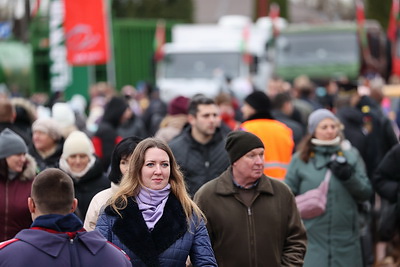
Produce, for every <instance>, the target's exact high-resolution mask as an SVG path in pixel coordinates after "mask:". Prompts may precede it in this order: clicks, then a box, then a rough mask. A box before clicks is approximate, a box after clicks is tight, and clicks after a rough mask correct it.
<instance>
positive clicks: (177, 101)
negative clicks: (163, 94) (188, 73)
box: [168, 96, 190, 115]
mask: <svg viewBox="0 0 400 267" xmlns="http://www.w3.org/2000/svg"><path fill="white" fill-rule="evenodd" d="M189 101H190V99H189V98H187V97H185V96H178V97H175V98H174V99H172V100H171V102H170V103H169V105H168V113H169V114H170V115H176V114H188V108H189Z"/></svg>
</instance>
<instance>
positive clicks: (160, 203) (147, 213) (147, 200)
mask: <svg viewBox="0 0 400 267" xmlns="http://www.w3.org/2000/svg"><path fill="white" fill-rule="evenodd" d="M170 192H171V185H170V184H167V185H166V186H165V187H164V188H163V189H161V190H152V189H150V188H147V187H143V188H141V189H140V191H139V194H138V195H137V196H136V197H135V199H136V202H137V203H138V206H139V210H140V211H141V212H142V215H143V219H144V221H145V222H146V225H147V228H149V230H150V231H151V230H153V228H154V226H155V225H156V223H157V222H158V221H159V220H160V218H161V216H162V215H163V212H164V207H165V203H166V202H167V200H168V196H169V193H170Z"/></svg>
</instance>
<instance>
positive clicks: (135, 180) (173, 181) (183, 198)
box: [109, 137, 205, 225]
mask: <svg viewBox="0 0 400 267" xmlns="http://www.w3.org/2000/svg"><path fill="white" fill-rule="evenodd" d="M154 147H155V148H159V149H161V150H164V151H165V152H166V153H167V154H168V157H169V161H170V168H171V172H170V177H169V183H170V185H171V193H172V194H174V195H175V196H176V198H177V199H178V200H179V202H180V203H181V205H182V207H183V210H184V212H185V215H186V220H187V222H188V225H189V224H190V220H191V218H192V217H193V216H192V215H196V217H197V218H198V219H200V218H203V219H204V220H205V216H204V214H203V213H202V212H201V210H200V208H199V207H198V206H197V205H196V204H195V203H194V202H193V201H192V200H191V198H190V197H189V194H188V193H187V190H186V186H185V181H184V178H183V174H182V172H181V171H180V169H179V166H178V164H177V162H176V160H175V157H174V155H173V153H172V151H171V149H170V148H169V146H168V145H167V144H166V143H165V142H164V141H162V140H160V139H158V138H153V137H149V138H146V139H144V140H143V141H141V142H139V144H138V145H137V147H136V148H135V150H134V151H133V154H132V156H131V158H130V160H129V166H128V170H127V172H126V173H125V174H124V176H123V177H122V180H121V183H120V186H119V190H118V191H117V192H116V194H114V196H113V197H112V198H111V199H110V200H109V205H110V206H111V208H112V209H113V210H114V211H115V212H116V213H118V214H119V215H120V216H122V215H121V213H120V211H121V210H123V209H125V208H126V206H127V205H128V198H129V197H134V196H136V195H138V194H139V191H140V189H141V188H142V187H144V185H143V182H142V177H141V171H142V167H143V165H144V162H145V153H146V151H147V150H148V149H149V148H154Z"/></svg>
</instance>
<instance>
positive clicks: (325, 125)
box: [315, 118, 339, 141]
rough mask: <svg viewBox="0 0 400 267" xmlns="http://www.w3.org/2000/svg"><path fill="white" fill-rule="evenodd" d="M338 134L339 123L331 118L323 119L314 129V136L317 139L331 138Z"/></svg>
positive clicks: (325, 139) (326, 139)
mask: <svg viewBox="0 0 400 267" xmlns="http://www.w3.org/2000/svg"><path fill="white" fill-rule="evenodd" d="M338 134H339V123H338V122H337V121H335V120H333V119H331V118H326V119H323V120H322V121H321V122H320V123H319V124H318V126H317V128H316V129H315V138H317V139H319V140H324V141H328V140H332V139H335V138H336V137H337V136H338Z"/></svg>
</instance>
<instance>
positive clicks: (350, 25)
mask: <svg viewBox="0 0 400 267" xmlns="http://www.w3.org/2000/svg"><path fill="white" fill-rule="evenodd" d="M360 29H363V30H362V31H364V33H365V34H364V33H363V32H362V31H360ZM364 40H365V41H364ZM275 49H276V51H275V73H276V74H277V75H278V76H280V77H282V78H283V79H285V80H288V81H292V80H293V79H294V78H296V77H297V76H299V75H307V76H309V77H310V78H311V79H312V80H314V81H319V80H328V79H332V78H342V77H347V78H348V79H350V80H355V79H357V78H358V77H359V76H360V75H361V74H366V75H367V74H369V73H375V74H376V73H379V74H380V75H382V76H383V77H385V78H386V77H387V75H388V70H389V67H388V63H389V60H388V56H389V53H388V52H387V40H386V35H385V33H384V32H383V31H382V29H381V27H380V25H379V24H378V23H377V22H375V21H366V23H365V25H364V27H363V28H360V27H359V26H358V25H357V24H356V22H336V23H329V24H291V25H289V26H288V27H286V28H285V29H283V31H282V32H281V33H280V35H279V37H278V38H277V40H276V46H275Z"/></svg>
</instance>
